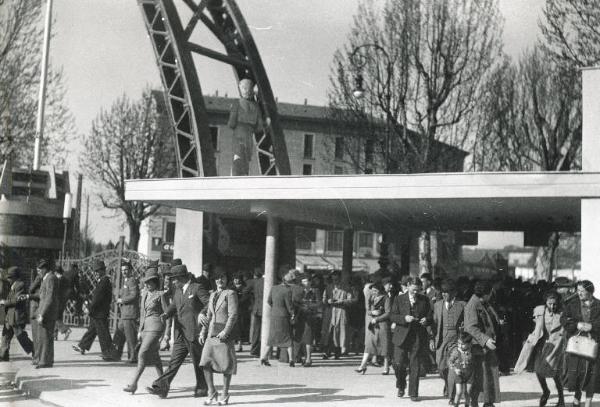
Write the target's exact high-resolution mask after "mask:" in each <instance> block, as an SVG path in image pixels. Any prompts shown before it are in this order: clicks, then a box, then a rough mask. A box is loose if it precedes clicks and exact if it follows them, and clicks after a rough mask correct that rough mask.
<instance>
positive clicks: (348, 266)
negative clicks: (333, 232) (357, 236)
mask: <svg viewBox="0 0 600 407" xmlns="http://www.w3.org/2000/svg"><path fill="white" fill-rule="evenodd" d="M353 250H354V229H344V235H343V244H342V281H344V282H345V283H348V282H350V277H351V276H352V257H353V255H352V252H353Z"/></svg>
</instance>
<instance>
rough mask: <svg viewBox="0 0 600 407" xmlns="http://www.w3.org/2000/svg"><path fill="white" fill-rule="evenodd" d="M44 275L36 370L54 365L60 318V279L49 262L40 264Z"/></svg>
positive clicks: (39, 312)
mask: <svg viewBox="0 0 600 407" xmlns="http://www.w3.org/2000/svg"><path fill="white" fill-rule="evenodd" d="M38 270H39V272H40V274H41V275H42V284H41V286H40V305H39V307H38V312H37V315H38V316H37V322H38V345H39V348H38V349H36V353H37V357H38V364H37V366H36V369H41V368H44V367H52V365H53V364H54V326H55V324H56V319H57V318H58V301H59V298H58V296H59V293H58V279H57V278H56V275H54V273H53V272H52V270H51V269H50V264H49V263H48V261H47V260H42V261H40V263H39V264H38Z"/></svg>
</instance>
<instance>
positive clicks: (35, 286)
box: [27, 260, 45, 365]
mask: <svg viewBox="0 0 600 407" xmlns="http://www.w3.org/2000/svg"><path fill="white" fill-rule="evenodd" d="M43 262H45V260H43V261H42V262H40V263H39V264H38V266H37V267H36V269H35V278H33V282H32V283H31V285H30V286H29V294H27V299H28V300H29V321H30V322H31V339H32V340H33V357H32V360H31V364H32V365H37V364H38V360H39V352H38V349H39V346H40V345H39V342H38V336H39V335H38V326H39V324H38V320H37V317H38V308H39V305H40V287H41V286H42V277H43V275H42V273H41V272H40V269H39V266H40V264H43Z"/></svg>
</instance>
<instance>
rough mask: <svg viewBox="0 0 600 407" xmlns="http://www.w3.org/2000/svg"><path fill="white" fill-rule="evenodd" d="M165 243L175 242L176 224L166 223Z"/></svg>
mask: <svg viewBox="0 0 600 407" xmlns="http://www.w3.org/2000/svg"><path fill="white" fill-rule="evenodd" d="M164 242H166V243H173V242H175V222H168V221H167V222H165V238H164Z"/></svg>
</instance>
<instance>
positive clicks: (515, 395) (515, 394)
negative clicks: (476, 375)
mask: <svg viewBox="0 0 600 407" xmlns="http://www.w3.org/2000/svg"><path fill="white" fill-rule="evenodd" d="M541 395H542V391H541V390H540V391H538V392H535V393H534V392H519V391H502V392H501V393H500V401H502V402H505V401H525V400H539V398H540V396H541Z"/></svg>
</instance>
